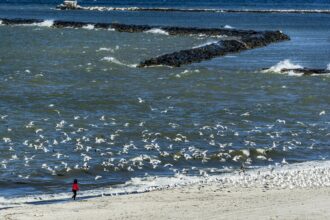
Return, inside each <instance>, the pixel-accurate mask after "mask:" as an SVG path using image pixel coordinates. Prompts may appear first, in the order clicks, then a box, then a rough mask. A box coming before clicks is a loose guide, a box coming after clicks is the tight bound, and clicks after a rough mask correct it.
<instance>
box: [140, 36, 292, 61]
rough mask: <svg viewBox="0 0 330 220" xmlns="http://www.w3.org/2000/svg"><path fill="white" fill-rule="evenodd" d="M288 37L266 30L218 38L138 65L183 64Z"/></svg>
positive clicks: (261, 45) (260, 45) (264, 44)
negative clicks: (203, 44)
mask: <svg viewBox="0 0 330 220" xmlns="http://www.w3.org/2000/svg"><path fill="white" fill-rule="evenodd" d="M288 39H289V37H288V36H287V35H285V34H282V33H281V32H279V31H266V32H260V33H258V34H252V35H250V36H249V35H244V36H243V37H241V38H240V39H237V40H220V41H218V42H217V43H214V44H210V45H206V46H202V47H198V48H192V49H188V50H181V51H178V52H174V53H170V54H165V55H162V56H158V57H156V58H151V59H148V60H145V61H143V62H141V63H140V64H139V65H138V67H147V66H157V65H166V66H173V67H179V66H181V65H183V64H189V63H194V62H200V61H203V60H209V59H212V58H214V57H217V56H223V55H226V54H228V53H237V52H240V51H242V50H248V49H253V48H256V47H263V46H266V45H268V44H270V43H273V42H277V41H283V40H288Z"/></svg>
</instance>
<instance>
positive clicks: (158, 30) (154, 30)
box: [145, 28, 169, 35]
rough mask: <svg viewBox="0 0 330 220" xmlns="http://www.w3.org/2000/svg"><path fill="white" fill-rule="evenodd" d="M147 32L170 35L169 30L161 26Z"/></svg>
mask: <svg viewBox="0 0 330 220" xmlns="http://www.w3.org/2000/svg"><path fill="white" fill-rule="evenodd" d="M145 33H151V34H163V35H169V33H168V32H167V31H164V30H163V29H160V28H152V29H150V30H148V31H145Z"/></svg>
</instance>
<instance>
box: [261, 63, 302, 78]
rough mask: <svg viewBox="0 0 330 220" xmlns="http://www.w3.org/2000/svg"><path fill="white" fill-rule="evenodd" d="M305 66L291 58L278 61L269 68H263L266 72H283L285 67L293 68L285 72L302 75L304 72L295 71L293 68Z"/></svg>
mask: <svg viewBox="0 0 330 220" xmlns="http://www.w3.org/2000/svg"><path fill="white" fill-rule="evenodd" d="M302 68H303V67H302V66H301V65H299V64H294V63H292V62H291V61H290V60H289V59H286V60H283V61H280V62H278V63H277V64H276V65H274V66H272V67H270V68H269V69H266V70H263V71H262V72H264V73H270V72H272V73H282V74H283V70H285V69H291V71H286V72H285V73H286V74H288V75H289V76H302V75H303V73H295V72H294V71H292V70H293V69H302Z"/></svg>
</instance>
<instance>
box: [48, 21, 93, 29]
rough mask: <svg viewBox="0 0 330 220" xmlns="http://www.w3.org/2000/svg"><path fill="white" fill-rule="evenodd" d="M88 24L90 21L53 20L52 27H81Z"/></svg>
mask: <svg viewBox="0 0 330 220" xmlns="http://www.w3.org/2000/svg"><path fill="white" fill-rule="evenodd" d="M88 24H90V23H87V22H77V21H54V23H53V27H56V28H66V27H72V28H82V27H84V26H86V25H88Z"/></svg>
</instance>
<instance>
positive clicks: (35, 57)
mask: <svg viewBox="0 0 330 220" xmlns="http://www.w3.org/2000/svg"><path fill="white" fill-rule="evenodd" d="M59 3H61V2H59V1H42V3H41V1H9V0H8V1H1V3H0V17H1V18H5V17H6V18H40V19H49V20H52V19H53V20H54V19H60V20H69V21H91V22H120V23H126V24H149V25H172V26H196V27H223V26H225V25H230V26H232V27H234V28H238V29H255V30H282V31H283V32H284V33H286V34H288V35H289V36H290V37H291V41H287V42H281V43H276V44H272V45H270V46H267V47H264V48H259V49H254V50H250V51H245V52H242V53H240V54H232V55H229V56H226V57H219V58H215V59H212V60H209V61H204V62H201V63H195V64H192V65H186V66H182V67H180V68H166V67H154V68H146V69H139V68H133V67H132V66H133V64H137V63H138V62H140V61H142V60H143V59H147V58H150V57H153V56H157V55H160V54H163V53H168V52H173V51H176V50H179V49H186V48H191V47H193V46H198V45H200V44H203V43H206V42H208V41H209V40H210V39H207V38H205V37H196V36H192V37H188V36H185V37H183V36H167V35H157V34H147V33H137V34H129V33H118V32H114V31H107V30H87V29H53V28H49V27H40V26H0V42H1V43H0V51H3V52H2V53H1V54H0V74H1V77H0V90H1V92H0V115H1V119H0V124H1V126H0V179H1V180H0V184H1V189H0V196H5V197H13V196H18V195H26V194H36V193H56V192H63V191H68V190H70V183H71V181H72V179H73V178H78V179H79V180H80V183H81V188H82V189H84V190H87V189H94V188H99V187H101V186H109V185H112V186H114V185H117V184H120V183H124V182H126V181H128V180H130V179H131V178H132V177H143V176H173V175H175V174H176V173H184V174H186V175H204V174H205V173H207V174H209V175H213V174H221V173H223V172H232V171H233V170H235V169H239V168H240V166H241V165H242V163H243V164H244V165H245V166H246V167H247V168H251V169H253V168H255V167H259V166H267V165H275V164H278V163H279V164H280V163H281V162H282V161H283V159H285V160H286V161H287V162H289V163H297V162H304V161H310V160H324V159H325V160H326V159H328V158H329V156H330V149H329V144H330V141H329V135H330V131H329V127H330V110H329V109H330V104H329V103H330V97H329V94H330V87H329V82H330V78H329V76H310V77H303V76H292V75H290V74H280V73H263V72H262V71H261V69H263V68H269V67H271V66H273V65H275V64H277V63H278V62H280V61H284V60H287V59H288V60H290V62H291V63H293V64H297V65H301V66H303V67H310V68H326V67H327V65H328V64H329V63H330V58H329V55H330V15H327V14H253V13H250V14H246V13H237V14H223V13H206V12H205V13H184V12H118V11H109V12H98V11H58V10H54V7H55V6H56V5H57V4H59ZM80 4H81V5H86V6H87V5H88V6H91V5H97V6H123V7H126V6H139V7H176V8H177V7H179V8H231V9H237V8H249V9H250V8H262V9H274V8H277V9H297V8H299V9H330V3H329V2H328V1H294V2H292V1H291V2H289V3H288V2H287V1H139V2H136V1H81V2H80ZM246 152H248V154H247V153H246ZM97 176H102V178H99V179H98V178H97V180H95V178H96V177H97Z"/></svg>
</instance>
